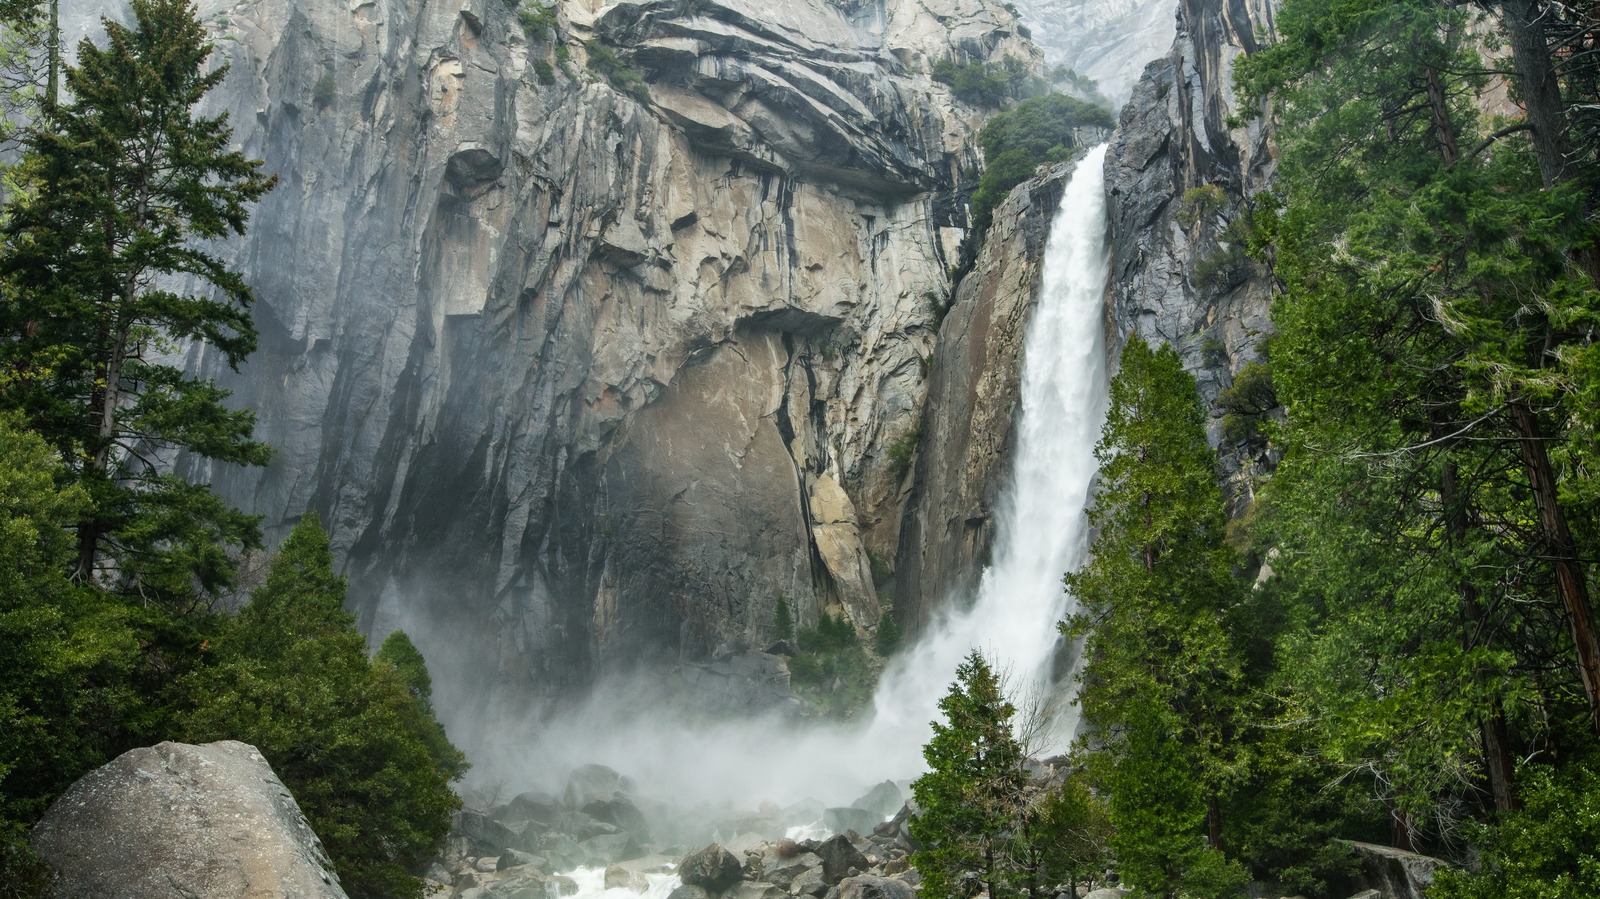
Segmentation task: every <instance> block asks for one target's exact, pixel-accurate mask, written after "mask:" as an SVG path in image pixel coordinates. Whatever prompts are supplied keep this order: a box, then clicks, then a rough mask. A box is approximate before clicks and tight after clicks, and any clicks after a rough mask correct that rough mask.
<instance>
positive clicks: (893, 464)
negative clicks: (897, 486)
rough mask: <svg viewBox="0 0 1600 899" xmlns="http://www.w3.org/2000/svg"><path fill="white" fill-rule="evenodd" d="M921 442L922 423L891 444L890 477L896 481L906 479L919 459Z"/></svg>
mask: <svg viewBox="0 0 1600 899" xmlns="http://www.w3.org/2000/svg"><path fill="white" fill-rule="evenodd" d="M921 440H922V423H921V422H918V423H917V424H916V425H915V426H913V427H912V428H911V429H910V430H908V431H906V432H905V433H903V434H901V435H900V436H899V437H896V438H895V440H894V442H893V443H891V444H889V477H891V478H892V479H894V480H896V481H900V480H903V479H904V478H905V476H906V472H909V471H910V470H911V463H912V461H913V460H914V459H916V457H917V444H918V443H919V442H921Z"/></svg>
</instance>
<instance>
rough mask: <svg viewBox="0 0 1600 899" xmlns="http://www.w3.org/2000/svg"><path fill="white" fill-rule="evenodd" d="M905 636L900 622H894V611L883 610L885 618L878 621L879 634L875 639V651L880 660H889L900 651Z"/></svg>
mask: <svg viewBox="0 0 1600 899" xmlns="http://www.w3.org/2000/svg"><path fill="white" fill-rule="evenodd" d="M903 640H904V634H903V633H901V631H900V624H899V622H897V621H895V620H894V609H892V608H888V609H884V610H883V617H882V618H879V619H878V633H877V634H876V635H875V637H874V642H873V647H872V648H873V649H874V650H876V651H877V653H878V657H879V658H884V659H887V658H888V657H890V656H892V655H894V654H895V653H897V652H899V651H900V644H901V643H902V642H903Z"/></svg>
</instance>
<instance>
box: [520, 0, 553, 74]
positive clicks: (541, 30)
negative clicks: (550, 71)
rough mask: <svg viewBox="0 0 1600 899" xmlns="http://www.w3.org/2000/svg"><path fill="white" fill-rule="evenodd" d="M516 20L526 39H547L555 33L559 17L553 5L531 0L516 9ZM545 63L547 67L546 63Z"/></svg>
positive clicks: (539, 0)
mask: <svg viewBox="0 0 1600 899" xmlns="http://www.w3.org/2000/svg"><path fill="white" fill-rule="evenodd" d="M517 22H518V23H520V24H521V25H522V33H523V34H525V35H527V37H528V40H530V41H548V40H550V39H551V38H554V37H555V36H556V34H557V31H556V29H557V26H558V25H559V18H558V16H557V14H556V7H555V6H545V5H544V3H543V2H541V0H533V3H532V5H530V6H523V7H521V8H519V9H518V10H517ZM545 65H546V67H547V68H548V67H549V64H548V63H546V64H545ZM545 83H546V84H548V83H550V82H545Z"/></svg>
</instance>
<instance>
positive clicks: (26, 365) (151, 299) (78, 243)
mask: <svg viewBox="0 0 1600 899" xmlns="http://www.w3.org/2000/svg"><path fill="white" fill-rule="evenodd" d="M132 12H133V18H134V27H133V28H132V29H129V28H127V27H124V26H122V25H119V24H117V23H115V22H111V21H106V23H105V28H106V39H107V42H106V46H105V47H104V48H101V47H97V46H95V45H94V44H93V43H91V42H89V41H87V40H85V41H83V42H82V43H81V44H79V47H78V59H79V65H78V66H77V67H74V68H69V69H67V71H66V84H67V87H68V89H69V90H70V92H71V95H72V98H73V102H71V103H69V104H60V105H56V104H51V105H50V106H49V107H48V108H47V109H46V110H45V113H44V115H43V119H42V123H41V125H40V126H39V127H36V128H34V129H32V130H31V131H30V133H29V134H28V136H27V139H26V145H27V154H26V156H25V158H24V159H23V162H22V163H21V167H20V171H21V172H22V177H23V178H25V179H26V180H27V181H28V185H27V186H28V187H29V188H30V189H29V190H26V191H24V192H23V193H22V194H21V195H20V196H19V198H18V199H17V200H16V202H15V203H13V205H12V206H11V207H10V208H9V209H8V210H7V212H8V217H7V221H6V222H5V225H4V228H3V237H4V248H3V249H0V404H3V405H4V406H6V407H10V408H12V409H16V410H18V411H20V412H21V413H22V414H23V416H24V417H25V419H26V420H27V422H28V423H29V424H30V425H32V426H33V427H34V428H35V429H37V430H38V431H39V432H40V433H41V434H43V435H44V436H45V438H46V439H47V440H49V441H50V442H51V443H52V444H53V445H54V446H55V448H56V450H57V452H58V453H60V455H61V457H62V459H63V460H64V462H65V463H66V464H67V465H68V466H69V468H70V469H71V473H72V477H73V479H74V480H75V481H77V482H78V483H80V484H82V485H83V486H84V488H85V489H87V491H88V492H89V495H90V498H91V504H90V506H88V507H87V511H86V513H85V514H84V515H83V517H82V518H81V519H80V520H79V522H78V523H77V539H78V552H77V561H76V563H75V566H74V567H75V570H76V572H77V576H78V578H79V579H80V580H88V579H90V578H91V577H93V576H95V574H96V572H97V571H98V572H100V573H101V574H103V575H104V574H109V573H111V572H112V571H114V572H115V575H116V581H117V583H118V584H119V585H120V586H122V587H124V588H125V589H127V590H129V591H131V592H137V593H138V594H139V595H140V596H142V597H145V598H152V597H155V598H166V599H171V600H177V601H184V600H187V599H192V598H194V597H195V596H196V595H197V594H198V595H199V596H205V595H208V594H214V593H216V592H217V591H220V590H222V589H225V588H226V587H228V586H229V584H230V582H231V580H232V576H233V564H232V561H231V559H230V558H229V554H228V552H227V547H230V546H240V545H244V546H248V545H251V544H253V543H255V542H256V541H257V539H258V537H257V532H256V525H255V521H254V519H252V518H249V517H248V516H244V515H241V514H240V513H238V512H237V511H235V510H233V509H230V508H228V507H227V506H226V505H225V504H224V503H222V502H221V501H220V500H219V499H218V498H217V497H216V496H215V495H214V494H212V493H211V491H210V490H209V489H208V488H206V487H205V486H203V485H198V484H193V483H190V482H188V481H186V480H184V479H182V478H179V477H176V476H174V475H172V474H170V473H169V472H170V467H171V463H172V461H173V457H174V456H175V455H176V454H178V453H188V454H192V455H193V456H197V457H200V458H202V459H207V460H215V461H219V462H227V463H235V464H243V465H261V464H264V463H265V462H266V460H267V457H268V449H267V447H266V446H265V445H264V444H261V443H258V442H256V441H254V440H253V439H251V432H252V430H253V427H254V416H253V415H251V414H250V413H249V412H244V411H235V410H230V409H228V408H226V406H225V405H224V400H225V399H226V398H227V392H226V391H224V390H222V389H220V388H218V387H217V386H216V384H215V383H213V382H212V381H209V380H205V379H198V378H194V377H191V376H189V375H187V374H185V373H184V371H183V369H182V368H180V367H178V366H176V365H173V364H171V362H170V360H171V359H172V356H173V354H174V353H175V351H177V350H178V348H179V347H181V346H182V345H184V344H186V343H188V342H190V341H194V342H197V343H198V344H200V346H201V347H202V351H203V352H208V353H218V354H220V355H221V358H222V360H223V361H225V362H226V363H228V364H229V365H230V366H237V365H238V364H239V363H240V362H241V361H243V359H244V358H245V357H246V356H247V355H248V354H249V353H250V352H251V351H252V350H254V349H255V345H256V332H255V328H254V327H253V325H252V324H251V320H250V306H251V303H252V300H253V297H252V295H251V292H250V288H249V287H248V286H247V285H246V284H245V283H244V281H243V279H242V278H241V277H240V276H239V275H238V274H237V273H235V272H232V271H230V270H228V268H227V267H226V266H225V265H224V264H223V262H222V260H221V259H219V258H218V257H217V256H215V255H213V254H212V253H209V252H207V251H206V246H205V242H206V241H210V240H214V239H218V238H223V237H227V236H230V235H238V234H243V233H244V230H245V222H246V220H247V219H248V217H249V204H250V203H252V202H253V201H255V200H256V199H258V198H260V197H261V196H262V195H263V194H265V193H266V192H267V191H268V190H269V189H270V188H271V187H272V185H273V183H274V179H273V178H270V177H267V176H265V175H263V174H262V172H261V162H260V161H259V160H252V159H248V158H247V157H245V156H244V155H243V154H242V153H239V152H237V151H234V150H230V149H229V141H230V140H231V136H232V132H231V129H230V128H229V127H228V124H227V115H226V114H223V115H218V116H215V117H210V118H207V117H202V116H197V115H195V114H194V107H195V105H196V104H197V103H199V102H200V100H201V98H203V97H204V96H205V95H206V93H207V92H209V91H210V90H211V89H212V88H213V87H215V86H216V85H217V84H218V83H219V82H221V80H222V77H223V74H224V73H225V71H226V68H225V67H224V68H218V69H214V70H212V71H210V72H204V71H203V66H204V65H205V62H206V59H207V58H208V57H209V56H210V54H211V46H210V44H208V43H206V41H205V30H204V28H202V27H201V25H200V23H199V21H198V20H197V19H196V17H195V13H194V10H193V8H191V7H190V6H189V5H188V3H187V2H185V0H132ZM108 556H109V557H110V558H111V559H112V561H113V562H114V564H113V565H111V566H105V565H103V563H104V562H105V561H106V559H107V557H108Z"/></svg>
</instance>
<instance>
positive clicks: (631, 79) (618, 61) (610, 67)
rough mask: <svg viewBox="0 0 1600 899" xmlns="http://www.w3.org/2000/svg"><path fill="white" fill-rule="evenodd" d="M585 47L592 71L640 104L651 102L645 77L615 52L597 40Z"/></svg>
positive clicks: (584, 45) (587, 43)
mask: <svg viewBox="0 0 1600 899" xmlns="http://www.w3.org/2000/svg"><path fill="white" fill-rule="evenodd" d="M583 47H584V50H585V51H587V53H588V57H589V70H590V71H592V72H594V73H596V74H598V75H600V76H601V77H602V78H604V79H605V80H606V81H607V82H609V83H610V84H611V86H612V87H614V88H616V89H617V90H618V91H620V92H621V93H624V94H627V95H628V96H630V97H632V98H633V99H635V100H637V101H639V102H640V103H648V102H650V87H649V85H647V84H645V81H644V76H643V75H641V74H639V70H638V69H636V68H634V67H633V66H631V65H629V64H628V63H626V62H624V61H623V60H622V58H621V57H619V56H617V53H616V51H615V50H612V49H611V48H610V47H607V46H606V45H605V44H602V43H600V42H599V41H597V40H590V41H585V42H584V44H583ZM557 58H559V54H558V56H557Z"/></svg>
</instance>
